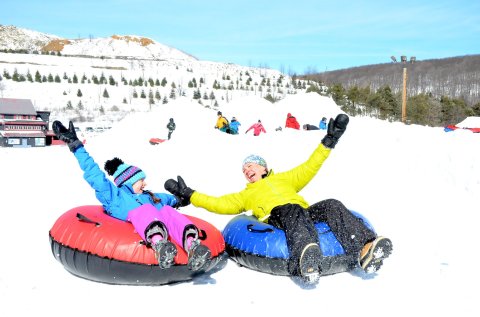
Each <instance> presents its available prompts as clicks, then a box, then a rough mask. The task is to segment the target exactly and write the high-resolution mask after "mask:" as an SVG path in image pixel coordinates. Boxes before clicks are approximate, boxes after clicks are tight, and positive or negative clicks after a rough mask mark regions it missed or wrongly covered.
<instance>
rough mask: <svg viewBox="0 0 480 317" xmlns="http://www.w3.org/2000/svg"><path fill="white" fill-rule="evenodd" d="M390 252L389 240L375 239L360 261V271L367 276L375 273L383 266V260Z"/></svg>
mask: <svg viewBox="0 0 480 317" xmlns="http://www.w3.org/2000/svg"><path fill="white" fill-rule="evenodd" d="M392 250H393V247H392V241H391V240H390V239H388V238H384V237H379V238H377V239H375V240H374V241H373V244H372V246H371V248H370V250H369V251H368V253H367V254H366V256H365V257H364V258H363V259H362V260H361V267H362V269H363V270H364V271H365V272H366V273H368V274H371V273H375V272H377V271H378V270H379V269H380V267H381V266H382V265H383V260H385V259H386V258H388V257H389V256H390V254H391V253H392Z"/></svg>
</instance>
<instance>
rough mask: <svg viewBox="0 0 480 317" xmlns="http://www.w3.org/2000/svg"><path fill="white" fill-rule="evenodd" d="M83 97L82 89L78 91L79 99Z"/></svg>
mask: <svg viewBox="0 0 480 317" xmlns="http://www.w3.org/2000/svg"><path fill="white" fill-rule="evenodd" d="M82 96H83V94H82V91H81V90H80V89H78V91H77V97H82Z"/></svg>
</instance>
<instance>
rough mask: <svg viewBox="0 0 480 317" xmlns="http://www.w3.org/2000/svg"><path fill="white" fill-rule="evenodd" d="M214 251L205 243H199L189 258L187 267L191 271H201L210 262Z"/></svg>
mask: <svg viewBox="0 0 480 317" xmlns="http://www.w3.org/2000/svg"><path fill="white" fill-rule="evenodd" d="M211 255H212V252H211V251H210V250H209V249H208V248H207V247H206V246H204V245H199V246H198V247H197V248H196V249H195V251H194V254H193V255H192V257H191V258H190V259H188V264H187V267H188V269H189V270H191V271H200V270H201V269H203V268H205V266H206V264H207V263H209V262H210V257H211Z"/></svg>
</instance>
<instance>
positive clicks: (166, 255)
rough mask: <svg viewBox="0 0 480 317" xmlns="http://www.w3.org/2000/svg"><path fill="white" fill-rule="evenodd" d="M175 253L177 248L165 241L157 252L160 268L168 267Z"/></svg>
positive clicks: (171, 263)
mask: <svg viewBox="0 0 480 317" xmlns="http://www.w3.org/2000/svg"><path fill="white" fill-rule="evenodd" d="M176 255H177V248H176V247H175V246H174V245H173V243H171V242H167V243H165V244H164V245H163V246H162V247H161V248H160V250H159V251H158V253H157V259H158V266H159V267H160V268H161V269H168V268H169V267H171V266H172V265H173V263H174V259H175V256H176Z"/></svg>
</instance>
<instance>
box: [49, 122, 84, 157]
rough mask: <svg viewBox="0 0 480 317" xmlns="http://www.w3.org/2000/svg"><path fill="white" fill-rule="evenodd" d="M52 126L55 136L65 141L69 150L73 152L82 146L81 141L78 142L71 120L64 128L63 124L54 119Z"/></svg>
mask: <svg viewBox="0 0 480 317" xmlns="http://www.w3.org/2000/svg"><path fill="white" fill-rule="evenodd" d="M52 128H53V132H54V133H55V135H56V136H57V138H58V139H59V140H61V141H63V142H65V143H67V145H68V148H69V149H70V151H72V152H75V150H76V149H77V148H79V147H81V146H83V143H82V142H80V140H79V139H78V137H77V133H76V132H75V127H74V126H73V122H72V121H70V123H69V125H68V129H67V128H65V126H64V125H63V124H62V123H61V122H60V121H54V122H53V125H52Z"/></svg>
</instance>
